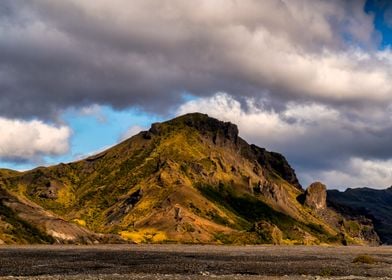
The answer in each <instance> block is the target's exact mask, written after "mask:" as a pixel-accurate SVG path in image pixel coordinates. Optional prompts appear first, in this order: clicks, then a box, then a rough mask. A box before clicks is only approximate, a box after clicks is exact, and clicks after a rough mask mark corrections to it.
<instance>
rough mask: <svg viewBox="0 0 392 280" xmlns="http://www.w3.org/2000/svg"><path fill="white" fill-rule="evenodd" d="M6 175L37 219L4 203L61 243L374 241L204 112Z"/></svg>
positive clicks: (275, 160) (2, 181) (279, 162)
mask: <svg viewBox="0 0 392 280" xmlns="http://www.w3.org/2000/svg"><path fill="white" fill-rule="evenodd" d="M0 173H1V172H0ZM2 174H3V176H2V177H0V187H1V188H2V189H3V190H6V191H7V193H8V194H9V196H12V197H13V198H14V199H15V200H17V201H19V202H18V203H22V204H26V205H30V206H31V207H33V208H34V209H37V212H39V213H40V214H39V215H38V214H37V215H38V216H39V217H40V218H34V219H32V218H31V217H30V215H27V214H25V213H26V211H25V210H23V209H22V208H23V207H22V208H21V207H16V206H15V204H9V203H8V202H7V201H6V200H2V201H0V203H1V204H2V205H8V206H7V207H8V208H7V209H9V211H11V212H10V213H12V214H13V215H14V216H15V217H17V218H18V219H21V220H23V221H24V222H25V223H27V224H29V225H32V226H33V227H35V228H37V229H38V230H39V231H40V232H41V233H42V234H44V235H45V236H49V237H50V238H53V239H54V240H55V241H56V242H85V243H88V242H108V241H119V240H120V238H121V239H122V240H127V241H130V242H152V243H154V242H155V243H161V242H193V243H235V244H257V243H275V244H321V243H333V244H342V243H347V242H348V243H353V244H366V243H369V242H371V241H370V239H371V238H370V239H369V238H367V237H366V236H362V235H358V234H357V235H356V236H351V235H350V234H351V233H350V232H346V231H345V230H344V229H342V225H341V224H339V222H342V223H344V218H343V217H342V216H341V215H340V214H338V213H336V212H334V211H333V210H331V209H329V208H327V207H325V199H324V196H325V188H319V187H317V186H312V187H311V188H310V189H309V190H308V191H307V192H306V195H305V194H304V191H303V189H302V187H301V185H300V184H299V182H298V179H297V177H296V175H295V172H294V170H293V169H292V168H291V167H290V165H289V164H288V162H287V161H286V159H285V158H284V157H283V156H282V155H280V154H278V153H274V152H269V151H267V150H265V149H263V148H259V147H257V146H255V145H249V144H248V143H247V142H246V141H245V140H243V139H242V138H240V137H239V136H238V128H237V126H236V125H234V124H231V123H229V122H221V121H219V120H216V119H213V118H210V117H208V116H207V115H204V114H199V113H195V114H188V115H184V116H181V117H178V118H175V119H173V120H171V121H168V122H164V123H156V124H153V125H152V126H151V128H150V130H148V131H143V132H141V133H139V134H137V135H135V136H133V137H131V138H130V139H128V140H126V141H124V142H122V143H120V144H119V145H117V146H115V147H113V148H111V149H108V150H107V151H104V152H102V153H100V154H98V155H95V156H92V157H89V158H87V159H85V160H81V161H78V162H74V163H69V164H60V165H57V166H52V167H48V168H37V169H34V170H31V171H27V172H22V173H15V172H11V171H8V172H3V173H2ZM319 191H320V192H321V194H320V195H319V194H318V192H319ZM304 195H305V196H306V198H305V201H301V199H299V198H300V197H301V196H304ZM38 210H39V211H38ZM3 214H4V213H3ZM0 215H2V212H1V211H0ZM41 216H42V217H41ZM49 216H51V218H50V219H49V218H47V217H49ZM45 217H46V218H45ZM59 221H61V224H62V226H61V227H60V226H58V225H57V224H56V223H58V222H59ZM53 228H66V229H65V230H64V231H63V232H60V233H61V234H59V232H57V233H54V232H53V230H52V231H51V230H50V229H53ZM0 232H1V229H0ZM67 232H68V233H69V234H68V237H69V236H71V235H72V236H73V237H72V238H66V236H67V235H64V234H66V233H67ZM70 232H72V234H71V233H70ZM0 239H1V237H0ZM41 239H42V238H41ZM41 239H39V240H38V239H37V240H35V241H34V242H41V241H42V240H41ZM7 240H8V241H7V242H8V243H10V242H11V243H12V242H21V241H20V240H19V239H15V240H13V241H12V240H11V241H9V240H10V239H7ZM42 242H43V241H42ZM48 242H51V241H48Z"/></svg>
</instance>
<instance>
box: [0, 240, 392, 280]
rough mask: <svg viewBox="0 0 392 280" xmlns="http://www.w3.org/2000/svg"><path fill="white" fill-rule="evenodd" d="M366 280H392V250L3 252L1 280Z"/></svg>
mask: <svg viewBox="0 0 392 280" xmlns="http://www.w3.org/2000/svg"><path fill="white" fill-rule="evenodd" d="M364 254H366V255H369V256H371V257H372V258H374V259H375V260H376V263H374V264H363V263H353V259H354V258H355V257H356V256H359V255H364ZM21 276H22V277H21ZM316 276H322V277H316ZM362 277H373V278H374V279H392V247H383V246H382V247H321V246H319V247H316V246H210V245H205V246H203V245H100V246H63V245H61V246H60V245H59V246H57V245H52V246H0V279H103V280H106V279H108V280H109V279H210V278H214V279H277V278H282V279H283V278H286V279H362ZM367 279H371V278H367Z"/></svg>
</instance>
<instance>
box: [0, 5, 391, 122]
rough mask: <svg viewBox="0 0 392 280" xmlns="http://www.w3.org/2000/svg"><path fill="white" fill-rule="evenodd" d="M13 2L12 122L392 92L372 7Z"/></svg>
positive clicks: (6, 20)
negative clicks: (189, 100) (191, 99)
mask: <svg viewBox="0 0 392 280" xmlns="http://www.w3.org/2000/svg"><path fill="white" fill-rule="evenodd" d="M3 2H4V3H2V7H3V9H2V11H1V13H0V32H1V34H2V40H1V41H0V93H1V94H0V112H1V114H2V115H3V116H8V117H18V118H20V117H22V118H24V117H31V116H38V117H40V118H54V117H55V115H56V114H58V111H59V110H60V109H64V108H67V107H70V106H73V107H85V106H89V105H91V104H100V105H110V106H113V107H114V108H116V109H123V108H128V107H130V106H141V107H142V108H144V109H147V110H151V111H154V112H160V113H167V112H168V110H170V109H172V108H175V107H176V106H177V105H179V104H180V103H181V100H182V99H181V98H180V97H181V95H182V94H184V92H189V93H191V94H193V95H195V96H199V97H204V96H210V95H211V94H213V93H215V92H217V91H224V92H228V93H230V94H232V95H237V96H247V97H260V96H266V97H268V98H269V99H271V100H273V101H274V102H275V103H279V104H281V103H285V102H290V101H296V100H299V99H302V100H310V101H314V102H323V103H327V104H339V105H342V104H344V105H347V104H349V105H350V106H365V105H366V107H371V106H376V105H377V106H384V104H386V103H389V96H390V94H391V93H392V86H391V84H390V82H389V81H390V79H391V70H390V69H391V67H390V66H391V63H390V61H392V59H391V54H390V52H389V51H384V53H382V56H383V58H382V59H381V58H380V55H381V53H380V51H377V50H376V49H375V46H376V44H375V43H374V42H376V41H375V36H376V32H375V31H374V29H373V23H372V20H373V18H372V15H368V14H366V13H365V12H364V11H363V6H364V1H322V0H316V1H314V0H312V1H311V0H293V1H275V0H265V1H251V0H244V1H240V2H238V1H221V0H218V1H209V0H208V1H207V0H198V1H192V2H187V1H185V2H184V1H181V0H174V1H158V2H157V1H154V0H143V1H126V0H113V1H107V0H97V1H93V2H91V1H76V0H69V1H49V0H32V1H27V2H26V1H18V0H5V1H3ZM385 57H387V59H385ZM374 89H377V90H374Z"/></svg>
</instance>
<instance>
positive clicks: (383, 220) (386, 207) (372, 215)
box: [328, 187, 392, 244]
mask: <svg viewBox="0 0 392 280" xmlns="http://www.w3.org/2000/svg"><path fill="white" fill-rule="evenodd" d="M328 204H329V205H330V206H331V207H333V208H334V209H336V210H337V211H339V212H344V213H346V215H350V214H351V213H354V214H358V213H359V214H361V215H363V216H365V217H368V218H369V219H371V220H372V221H373V223H374V228H375V230H376V231H377V233H378V235H379V236H380V239H381V242H382V243H384V244H392V215H391V213H392V187H390V188H388V189H385V190H375V189H370V188H356V189H347V190H346V191H344V192H340V191H337V190H330V191H328Z"/></svg>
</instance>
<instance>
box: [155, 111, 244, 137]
mask: <svg viewBox="0 0 392 280" xmlns="http://www.w3.org/2000/svg"><path fill="white" fill-rule="evenodd" d="M184 126H187V127H191V128H194V129H196V130H198V131H199V132H200V133H202V134H207V133H213V134H215V135H219V136H223V137H224V138H226V139H229V140H232V141H234V142H236V141H237V139H238V127H237V125H235V124H233V123H231V122H224V121H220V120H218V119H215V118H212V117H210V116H208V115H207V114H202V113H198V112H196V113H189V114H185V115H182V116H179V117H177V118H174V119H172V120H170V121H167V122H163V123H153V124H152V125H151V128H150V130H149V132H151V133H153V134H155V135H162V134H164V133H165V132H167V131H172V130H173V128H174V129H177V128H179V129H181V128H182V127H184Z"/></svg>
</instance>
